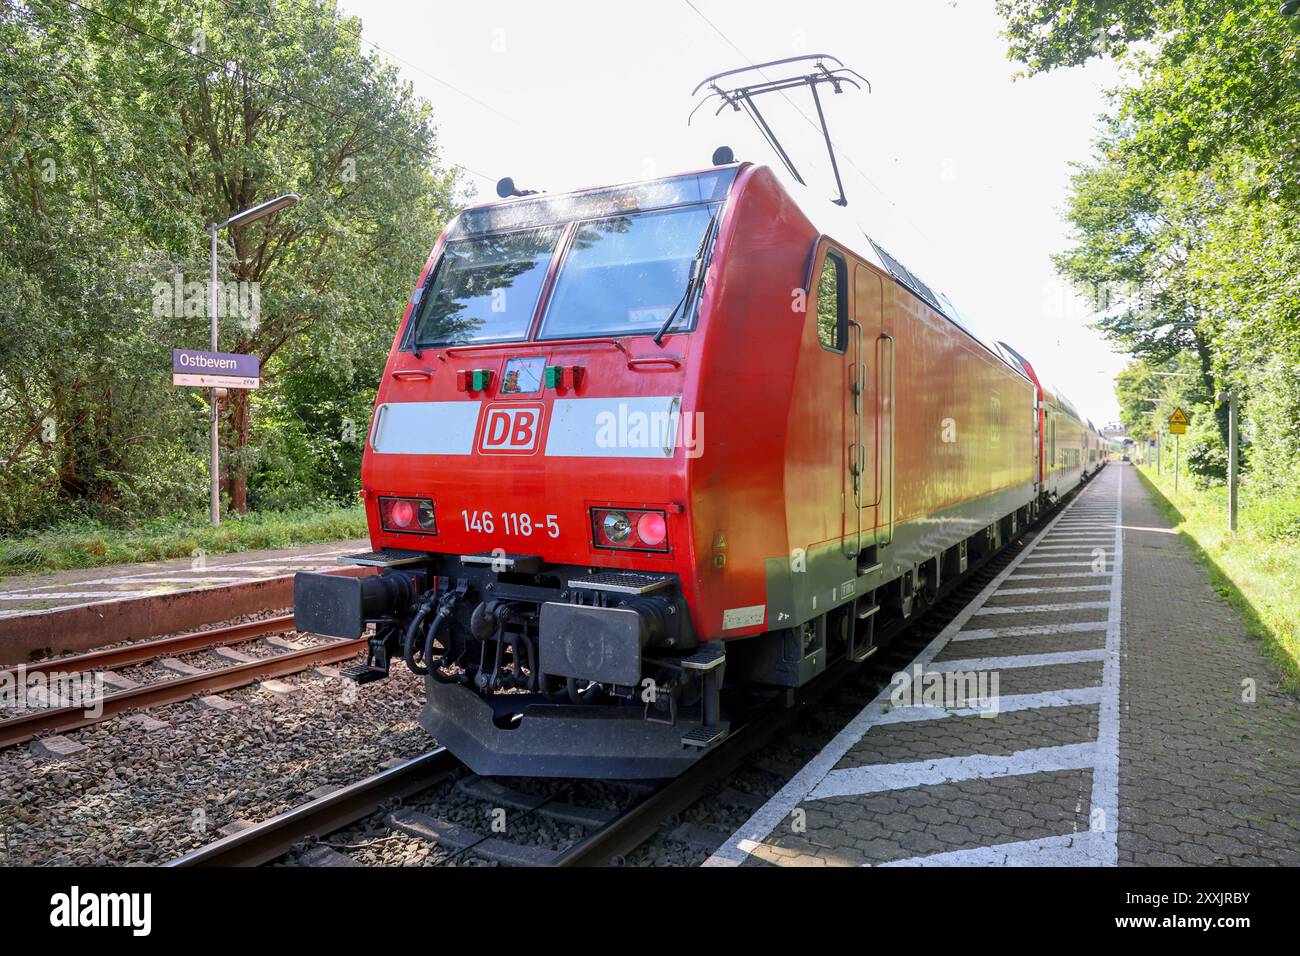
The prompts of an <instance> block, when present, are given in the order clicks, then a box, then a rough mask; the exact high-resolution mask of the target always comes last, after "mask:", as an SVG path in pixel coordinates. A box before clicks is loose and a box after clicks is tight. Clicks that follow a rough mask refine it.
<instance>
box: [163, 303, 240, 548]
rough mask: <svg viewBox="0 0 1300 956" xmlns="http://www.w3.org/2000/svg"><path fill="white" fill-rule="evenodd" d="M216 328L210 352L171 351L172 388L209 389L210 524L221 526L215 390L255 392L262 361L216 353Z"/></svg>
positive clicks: (191, 350)
mask: <svg viewBox="0 0 1300 956" xmlns="http://www.w3.org/2000/svg"><path fill="white" fill-rule="evenodd" d="M215 329H216V325H215V322H214V324H213V335H212V337H213V346H212V351H211V352H200V351H198V350H197V349H172V384H173V385H187V386H191V387H195V386H196V387H199V388H206V389H209V390H210V391H209V396H210V397H209V400H210V401H211V403H212V410H211V415H212V419H211V431H212V435H211V438H212V523H213V524H220V523H221V491H220V483H219V481H218V478H217V474H218V471H217V456H218V453H219V451H218V444H217V390H218V389H221V388H257V387H258V386H260V385H261V384H262V378H261V374H262V368H261V365H262V360H261V359H260V358H258V357H257V356H256V355H238V354H236V353H233V352H218V351H217V350H216V331H215Z"/></svg>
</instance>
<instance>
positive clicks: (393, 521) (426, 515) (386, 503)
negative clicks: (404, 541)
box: [379, 498, 438, 534]
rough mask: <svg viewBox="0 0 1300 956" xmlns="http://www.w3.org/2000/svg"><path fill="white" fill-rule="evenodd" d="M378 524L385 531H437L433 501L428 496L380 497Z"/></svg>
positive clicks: (412, 532) (424, 532)
mask: <svg viewBox="0 0 1300 956" xmlns="http://www.w3.org/2000/svg"><path fill="white" fill-rule="evenodd" d="M379 524H380V525H381V526H382V527H383V529H384V530H385V531H398V532H406V533H409V534H437V533H438V522H437V520H436V519H435V517H434V513H433V501H432V500H430V499H428V498H380V499H379Z"/></svg>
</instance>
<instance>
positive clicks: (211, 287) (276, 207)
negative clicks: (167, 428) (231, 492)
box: [208, 193, 299, 525]
mask: <svg viewBox="0 0 1300 956" xmlns="http://www.w3.org/2000/svg"><path fill="white" fill-rule="evenodd" d="M298 199H299V196H298V195H297V193H289V194H287V195H284V196H278V197H276V198H275V199H271V200H268V201H267V202H264V203H261V204H260V205H257V206H252V207H250V208H248V209H245V210H244V211H243V212H237V213H235V214H234V215H233V216H231V217H230V218H229V219H227V220H226V221H225V222H221V223H213V224H212V225H211V226H208V234H209V235H210V236H211V238H212V243H211V249H212V251H211V256H212V274H211V277H210V279H209V282H208V316H209V318H210V320H211V324H212V351H214V352H215V351H216V350H217V232H218V231H220V230H222V229H225V228H226V227H227V226H230V227H234V226H243V225H247V224H248V223H250V222H255V221H256V220H258V219H261V218H262V217H263V216H269V215H271V213H273V212H279V211H280V210H281V209H283V208H285V207H286V206H292V205H293V204H294V203H296V202H297V201H298ZM210 404H211V406H212V523H213V524H214V525H218V524H221V483H220V479H219V477H218V476H219V474H220V471H219V468H218V459H219V457H220V455H221V450H220V440H219V438H218V437H217V389H216V388H213V389H212V390H211V393H210Z"/></svg>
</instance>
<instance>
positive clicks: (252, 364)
mask: <svg viewBox="0 0 1300 956" xmlns="http://www.w3.org/2000/svg"><path fill="white" fill-rule="evenodd" d="M261 373H262V360H261V359H260V358H259V357H258V356H256V355H239V354H236V353H233V352H201V351H199V350H197V349H172V384H173V385H190V386H197V387H199V388H257V387H259V386H260V385H261V384H262V378H261Z"/></svg>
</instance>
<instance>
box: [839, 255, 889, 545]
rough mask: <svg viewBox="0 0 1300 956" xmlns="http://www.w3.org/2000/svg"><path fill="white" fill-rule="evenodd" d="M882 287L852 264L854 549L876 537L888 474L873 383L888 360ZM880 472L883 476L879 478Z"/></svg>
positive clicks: (870, 273)
mask: <svg viewBox="0 0 1300 956" xmlns="http://www.w3.org/2000/svg"><path fill="white" fill-rule="evenodd" d="M883 295H884V291H883V287H882V285H881V281H880V276H879V275H878V274H877V273H876V272H875V271H874V270H872V269H870V268H869V267H867V266H865V265H860V264H859V265H857V266H855V268H854V275H853V318H852V322H851V323H850V329H849V331H850V333H851V334H850V343H849V345H850V354H851V355H852V356H853V365H852V369H851V377H850V396H849V398H850V402H851V409H850V411H851V414H852V417H851V419H850V424H851V428H852V433H851V435H850V441H851V445H850V448H849V476H848V477H849V480H850V481H851V482H852V488H853V492H854V498H855V501H856V504H857V529H858V530H857V550H858V551H861V550H862V549H863V548H865V547H868V546H869V545H871V544H873V543H875V542H876V539H877V536H876V527H877V521H878V519H879V518H880V517H882V515H881V509H880V504H881V485H882V484H883V483H884V482H885V481H887V480H888V474H887V473H885V470H884V469H882V468H881V464H882V462H881V457H882V455H887V454H889V452H890V449H889V448H888V447H886V446H882V443H881V437H882V433H883V431H884V428H883V426H884V422H883V421H881V416H882V415H883V414H884V412H883V409H882V408H881V403H880V402H879V401H877V398H876V395H877V388H878V386H879V384H880V383H881V381H882V378H881V377H882V376H883V375H886V374H887V373H886V371H885V370H884V369H882V367H881V362H882V356H883V360H884V361H885V362H889V361H890V360H892V345H893V342H892V340H891V341H890V342H889V345H890V349H888V350H886V349H883V348H882V347H881V345H882V342H881V333H882V332H883V331H884V322H883V316H884V303H883ZM882 476H883V477H882Z"/></svg>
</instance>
